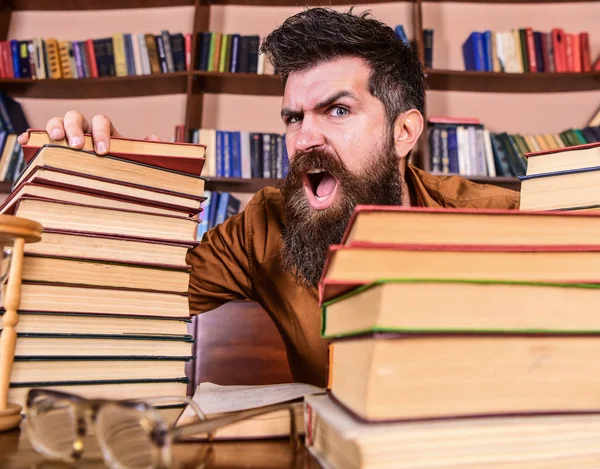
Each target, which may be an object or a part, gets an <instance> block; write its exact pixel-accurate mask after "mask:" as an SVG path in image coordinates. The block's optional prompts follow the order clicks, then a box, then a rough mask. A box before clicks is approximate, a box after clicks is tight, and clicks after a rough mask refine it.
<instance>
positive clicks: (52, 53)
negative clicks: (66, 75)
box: [46, 38, 62, 79]
mask: <svg viewBox="0 0 600 469" xmlns="http://www.w3.org/2000/svg"><path fill="white" fill-rule="evenodd" d="M46 62H47V63H48V69H49V71H50V77H49V78H54V79H58V78H62V71H61V66H60V55H59V52H58V41H57V40H56V39H54V38H49V39H46Z"/></svg>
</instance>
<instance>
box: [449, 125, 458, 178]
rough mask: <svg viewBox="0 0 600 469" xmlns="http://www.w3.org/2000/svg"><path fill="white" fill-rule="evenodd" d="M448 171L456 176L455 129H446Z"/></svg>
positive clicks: (456, 150) (456, 151)
mask: <svg viewBox="0 0 600 469" xmlns="http://www.w3.org/2000/svg"><path fill="white" fill-rule="evenodd" d="M448 169H449V171H450V173H452V174H458V173H459V170H458V137H457V135H456V127H454V128H449V129H448Z"/></svg>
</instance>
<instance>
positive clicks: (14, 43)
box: [10, 39, 22, 78]
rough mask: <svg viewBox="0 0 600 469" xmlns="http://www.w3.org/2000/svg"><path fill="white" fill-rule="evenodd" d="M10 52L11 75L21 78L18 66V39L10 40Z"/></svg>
mask: <svg viewBox="0 0 600 469" xmlns="http://www.w3.org/2000/svg"><path fill="white" fill-rule="evenodd" d="M10 52H11V53H12V63H13V75H14V77H15V78H22V77H21V68H20V67H19V41H17V40H16V39H12V40H11V41H10Z"/></svg>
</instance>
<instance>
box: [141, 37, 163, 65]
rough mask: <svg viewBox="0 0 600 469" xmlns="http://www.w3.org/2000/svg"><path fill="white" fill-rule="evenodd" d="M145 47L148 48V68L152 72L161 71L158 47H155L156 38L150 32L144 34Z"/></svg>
mask: <svg viewBox="0 0 600 469" xmlns="http://www.w3.org/2000/svg"><path fill="white" fill-rule="evenodd" d="M144 38H145V39H146V49H147V50H148V59H149V60H150V70H151V72H152V73H153V74H154V73H162V72H161V69H160V59H159V58H158V49H157V47H156V38H155V37H154V35H152V34H145V35H144Z"/></svg>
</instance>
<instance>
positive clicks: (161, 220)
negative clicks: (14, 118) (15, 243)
mask: <svg viewBox="0 0 600 469" xmlns="http://www.w3.org/2000/svg"><path fill="white" fill-rule="evenodd" d="M85 140H86V143H85V149H86V150H82V151H79V150H74V149H72V148H69V147H68V146H67V145H66V142H59V143H58V144H50V142H49V140H48V137H47V135H46V133H45V132H44V131H30V141H29V144H28V145H27V146H25V147H24V148H23V150H24V155H25V159H26V160H27V161H28V165H27V167H26V169H25V171H24V172H23V173H22V174H21V176H20V177H19V179H18V180H17V181H16V182H15V186H14V189H13V191H12V192H11V194H10V195H9V197H8V198H7V199H6V201H5V202H4V203H3V205H2V206H1V207H0V212H1V213H5V214H12V215H16V216H19V217H24V218H28V219H31V220H35V221H38V222H39V223H41V224H42V225H43V227H44V233H43V235H42V241H41V242H39V243H37V244H27V245H26V247H25V256H24V260H23V271H22V288H21V303H20V308H19V316H20V322H19V324H18V326H17V333H18V336H17V346H16V351H15V362H14V366H13V371H12V375H11V387H10V391H9V399H10V401H11V402H16V403H19V404H24V401H25V397H26V394H27V390H28V389H29V388H31V387H37V386H44V387H51V388H56V389H60V390H64V391H67V392H75V393H78V394H80V395H83V396H95V397H119V398H144V397H151V396H179V395H181V396H184V395H185V394H186V387H187V383H188V379H187V378H186V375H185V367H186V364H187V362H188V361H189V360H191V359H192V353H191V352H192V346H193V339H192V337H191V336H190V335H189V334H188V323H189V322H190V317H189V307H188V298H187V291H188V281H189V266H187V265H186V254H187V251H188V249H189V248H190V247H193V246H194V245H195V244H196V243H197V241H196V239H195V233H196V228H197V225H198V213H199V212H200V206H201V202H202V201H203V191H204V180H203V179H202V178H201V177H200V173H201V171H202V167H203V164H204V150H205V148H204V146H201V145H192V144H178V143H164V142H146V141H137V140H128V139H121V138H113V139H112V140H111V143H110V151H109V155H108V156H101V157H100V156H97V155H96V154H94V153H93V152H92V151H89V150H91V148H92V141H91V137H89V136H86V137H85Z"/></svg>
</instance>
